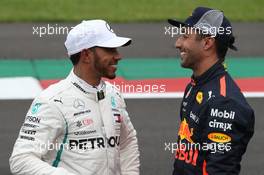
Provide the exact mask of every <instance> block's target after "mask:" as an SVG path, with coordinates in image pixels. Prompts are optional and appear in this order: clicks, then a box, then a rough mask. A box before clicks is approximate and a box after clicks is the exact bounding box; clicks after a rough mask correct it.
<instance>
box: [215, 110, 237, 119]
mask: <svg viewBox="0 0 264 175" xmlns="http://www.w3.org/2000/svg"><path fill="white" fill-rule="evenodd" d="M235 114H236V113H235V112H234V111H230V112H227V111H226V110H224V112H223V111H220V110H218V109H214V108H212V109H211V116H212V117H219V118H226V119H234V118H235Z"/></svg>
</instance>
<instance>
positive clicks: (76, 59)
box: [70, 52, 81, 66]
mask: <svg viewBox="0 0 264 175" xmlns="http://www.w3.org/2000/svg"><path fill="white" fill-rule="evenodd" d="M80 57H81V52H78V53H75V54H73V55H71V56H70V60H71V62H72V64H73V65H74V66H75V65H76V64H78V62H79V60H80Z"/></svg>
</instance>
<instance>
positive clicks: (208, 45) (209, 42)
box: [204, 37, 215, 50]
mask: <svg viewBox="0 0 264 175" xmlns="http://www.w3.org/2000/svg"><path fill="white" fill-rule="evenodd" d="M214 43H215V38H214V37H206V38H204V50H209V49H210V48H212V47H213V46H214Z"/></svg>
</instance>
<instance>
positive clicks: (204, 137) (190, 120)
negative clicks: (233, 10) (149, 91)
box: [168, 7, 254, 175]
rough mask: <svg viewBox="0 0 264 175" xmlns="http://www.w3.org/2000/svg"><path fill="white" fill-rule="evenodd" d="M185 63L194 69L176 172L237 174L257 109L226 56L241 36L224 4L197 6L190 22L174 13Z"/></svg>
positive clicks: (185, 100) (187, 91)
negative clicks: (234, 76) (222, 7)
mask: <svg viewBox="0 0 264 175" xmlns="http://www.w3.org/2000/svg"><path fill="white" fill-rule="evenodd" d="M168 22H169V23H170V24H172V25H173V26H176V27H177V28H178V29H179V30H178V31H179V32H181V35H180V36H179V38H178V39H177V41H176V44H175V45H176V48H177V49H179V51H180V57H181V66H182V67H184V68H190V69H192V71H193V75H192V80H191V82H190V83H189V84H188V85H187V87H186V89H185V93H184V97H183V101H182V104H181V110H180V118H181V124H180V128H179V132H178V145H177V146H178V148H177V150H176V153H175V162H174V171H173V175H237V174H239V172H240V162H241V159H242V155H243V154H244V153H245V151H246V148H247V144H248V142H249V140H250V138H251V137H252V135H253V132H254V111H253V110H252V108H251V107H250V106H249V104H248V103H247V101H246V99H245V97H244V96H243V94H242V93H241V91H240V89H239V87H238V86H237V84H236V83H235V82H234V80H233V79H232V78H231V76H230V75H229V74H228V72H227V71H226V70H225V67H224V65H223V62H224V60H225V56H226V52H227V50H228V48H229V49H233V50H237V48H236V47H235V46H234V45H233V44H234V42H235V38H234V36H233V32H232V26H231V24H230V22H229V21H228V19H227V18H226V17H225V16H224V14H223V12H222V11H220V10H214V9H210V8H206V7H198V8H196V9H195V10H194V11H193V13H192V15H191V16H189V17H188V18H187V19H186V20H185V21H184V22H179V21H176V20H171V19H169V20H168Z"/></svg>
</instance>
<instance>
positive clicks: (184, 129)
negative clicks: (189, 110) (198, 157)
mask: <svg viewBox="0 0 264 175" xmlns="http://www.w3.org/2000/svg"><path fill="white" fill-rule="evenodd" d="M178 135H179V136H180V140H183V139H186V140H187V141H188V142H190V143H194V142H193V140H192V138H191V137H192V135H193V128H191V129H190V128H189V124H188V123H187V122H186V119H185V118H184V119H183V121H182V122H181V125H180V129H179V132H178Z"/></svg>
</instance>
